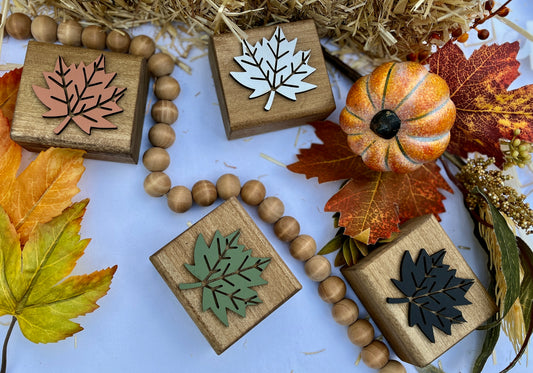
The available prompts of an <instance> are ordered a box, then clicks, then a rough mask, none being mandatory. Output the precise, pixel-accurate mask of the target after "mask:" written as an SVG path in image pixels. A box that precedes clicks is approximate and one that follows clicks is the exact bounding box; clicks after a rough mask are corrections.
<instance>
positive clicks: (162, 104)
mask: <svg viewBox="0 0 533 373" xmlns="http://www.w3.org/2000/svg"><path fill="white" fill-rule="evenodd" d="M152 118H154V121H155V122H156V123H166V124H172V123H174V122H175V121H176V120H177V119H178V108H177V107H176V105H174V103H173V102H172V101H168V100H159V101H157V102H156V103H155V104H154V105H153V106H152Z"/></svg>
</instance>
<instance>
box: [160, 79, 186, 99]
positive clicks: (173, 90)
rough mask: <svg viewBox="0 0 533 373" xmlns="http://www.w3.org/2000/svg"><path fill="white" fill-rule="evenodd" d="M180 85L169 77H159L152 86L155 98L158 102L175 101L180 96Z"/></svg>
mask: <svg viewBox="0 0 533 373" xmlns="http://www.w3.org/2000/svg"><path fill="white" fill-rule="evenodd" d="M180 91H181V88H180V84H179V83H178V81H177V80H176V79H174V78H173V77H171V76H161V77H159V78H157V80H156V81H155V84H154V93H155V97H157V98H158V99H160V100H169V101H173V100H175V99H176V98H177V97H178V95H179V94H180Z"/></svg>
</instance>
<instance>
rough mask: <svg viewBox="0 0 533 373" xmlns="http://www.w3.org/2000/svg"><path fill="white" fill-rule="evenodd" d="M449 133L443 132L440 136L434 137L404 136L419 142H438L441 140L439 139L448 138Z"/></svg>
mask: <svg viewBox="0 0 533 373" xmlns="http://www.w3.org/2000/svg"><path fill="white" fill-rule="evenodd" d="M449 132H450V131H444V132H443V133H441V134H440V135H436V136H433V137H426V136H413V135H406V136H407V137H409V138H411V139H413V140H416V141H420V142H433V141H438V140H441V139H443V138H445V137H446V136H448V133H449Z"/></svg>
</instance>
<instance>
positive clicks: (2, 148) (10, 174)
mask: <svg viewBox="0 0 533 373" xmlns="http://www.w3.org/2000/svg"><path fill="white" fill-rule="evenodd" d="M21 155H22V151H21V148H20V146H18V145H17V144H16V143H15V142H14V141H13V140H11V137H9V123H8V120H7V118H6V117H5V116H4V114H3V113H2V110H0V206H1V205H3V204H4V203H5V200H6V199H7V197H8V192H7V191H9V190H11V187H12V186H13V183H14V182H15V177H16V176H17V170H18V168H19V165H20V159H21Z"/></svg>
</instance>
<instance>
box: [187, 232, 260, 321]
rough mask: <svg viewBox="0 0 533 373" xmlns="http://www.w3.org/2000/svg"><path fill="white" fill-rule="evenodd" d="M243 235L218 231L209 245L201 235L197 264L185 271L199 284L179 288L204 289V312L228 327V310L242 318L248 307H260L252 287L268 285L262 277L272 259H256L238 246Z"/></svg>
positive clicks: (242, 247) (249, 252) (195, 258)
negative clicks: (213, 315)
mask: <svg viewBox="0 0 533 373" xmlns="http://www.w3.org/2000/svg"><path fill="white" fill-rule="evenodd" d="M240 234H241V233H240V231H238V230H237V231H235V232H233V233H231V234H229V235H228V236H226V237H224V236H223V235H222V234H221V233H220V232H219V231H218V230H217V231H216V233H215V236H214V237H213V240H212V241H211V245H207V243H206V242H205V239H204V236H203V235H202V234H200V235H199V236H198V238H197V239H196V244H195V246H194V264H185V268H187V270H188V271H189V272H190V273H191V274H192V275H193V276H194V277H196V278H197V279H198V280H199V281H198V282H194V283H187V284H186V283H183V284H180V285H179V288H180V289H182V290H187V289H194V288H199V287H201V288H202V310H203V311H207V310H208V309H210V310H212V311H213V313H214V314H215V316H216V317H217V318H218V319H219V320H220V321H221V322H222V323H223V324H224V325H226V326H228V315H227V310H232V311H233V312H236V313H237V314H239V315H240V316H242V317H245V316H246V307H247V306H252V305H256V304H259V303H261V302H262V301H261V299H259V296H258V295H257V292H256V291H255V290H253V289H251V288H252V287H253V286H259V285H265V284H267V281H266V280H264V279H263V278H262V277H261V274H262V272H263V271H264V269H265V268H266V267H267V266H268V264H269V263H270V258H256V257H253V256H252V251H251V250H246V249H245V247H244V245H239V243H238V240H239V236H240Z"/></svg>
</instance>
